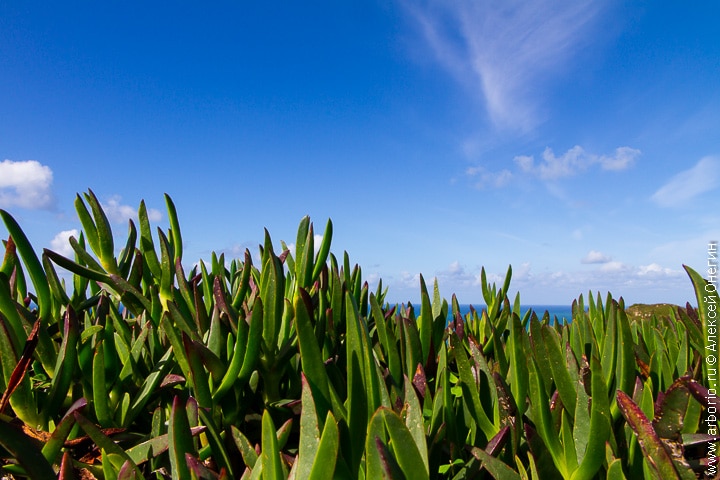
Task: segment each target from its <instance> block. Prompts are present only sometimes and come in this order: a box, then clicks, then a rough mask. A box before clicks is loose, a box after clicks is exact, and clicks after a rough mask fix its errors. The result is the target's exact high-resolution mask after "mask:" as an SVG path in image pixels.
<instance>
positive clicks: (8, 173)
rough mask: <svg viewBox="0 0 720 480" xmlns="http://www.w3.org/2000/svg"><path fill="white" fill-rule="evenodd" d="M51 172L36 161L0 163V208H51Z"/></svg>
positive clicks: (6, 161)
mask: <svg viewBox="0 0 720 480" xmlns="http://www.w3.org/2000/svg"><path fill="white" fill-rule="evenodd" d="M52 182H53V172H52V170H51V169H50V167H48V166H46V165H43V164H41V163H40V162H38V161H37V160H25V161H13V160H3V161H2V162H0V207H2V208H11V207H20V208H27V209H29V210H34V209H43V208H51V207H52V206H53V204H54V199H53V195H52Z"/></svg>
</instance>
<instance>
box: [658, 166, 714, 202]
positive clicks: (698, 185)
mask: <svg viewBox="0 0 720 480" xmlns="http://www.w3.org/2000/svg"><path fill="white" fill-rule="evenodd" d="M719 181H720V161H719V160H718V158H717V157H704V158H702V159H700V161H699V162H698V163H696V164H695V166H694V167H692V168H690V169H689V170H685V171H683V172H680V173H678V174H677V175H675V176H674V177H672V178H671V179H670V180H669V181H668V182H667V183H666V184H665V185H663V186H662V187H660V188H659V189H658V190H657V191H656V192H655V193H654V194H653V195H652V197H650V198H651V200H652V201H653V202H655V203H656V204H658V205H660V206H661V207H675V206H682V205H686V204H687V203H688V202H689V201H690V200H692V199H693V198H695V197H697V196H698V195H700V194H702V193H705V192H709V191H711V190H715V189H716V188H717V187H718V184H719Z"/></svg>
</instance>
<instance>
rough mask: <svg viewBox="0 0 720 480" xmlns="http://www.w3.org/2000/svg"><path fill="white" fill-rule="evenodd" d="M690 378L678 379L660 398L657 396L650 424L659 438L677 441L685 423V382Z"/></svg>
mask: <svg viewBox="0 0 720 480" xmlns="http://www.w3.org/2000/svg"><path fill="white" fill-rule="evenodd" d="M688 380H690V377H687V376H686V377H680V378H678V379H677V380H675V381H674V382H673V384H672V385H671V386H670V388H669V389H668V390H667V391H666V392H665V394H664V395H663V396H662V399H661V398H660V396H659V395H658V402H657V404H656V406H655V417H654V418H653V421H652V424H653V427H654V428H655V431H656V432H657V434H658V435H659V436H660V437H661V438H666V439H670V440H675V441H677V440H679V439H680V434H681V432H682V429H683V425H684V421H685V412H686V411H687V405H688V400H689V399H690V391H689V390H688V388H687V382H688Z"/></svg>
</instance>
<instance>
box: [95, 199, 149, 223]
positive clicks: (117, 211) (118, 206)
mask: <svg viewBox="0 0 720 480" xmlns="http://www.w3.org/2000/svg"><path fill="white" fill-rule="evenodd" d="M120 200H121V198H120V197H119V196H117V195H116V196H113V197H111V198H110V199H109V200H108V201H107V202H101V205H102V208H103V210H104V211H105V215H107V217H108V220H110V222H112V223H126V222H127V221H128V220H130V219H131V218H137V208H134V207H131V206H130V205H123V204H122V203H120ZM147 214H148V220H150V221H151V222H159V221H160V220H162V213H160V210H156V209H154V208H148V209H147Z"/></svg>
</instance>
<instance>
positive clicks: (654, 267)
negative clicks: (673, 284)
mask: <svg viewBox="0 0 720 480" xmlns="http://www.w3.org/2000/svg"><path fill="white" fill-rule="evenodd" d="M637 274H638V275H639V276H641V277H645V276H649V277H677V276H683V272H681V271H680V270H673V269H672V268H667V267H663V266H661V265H658V264H657V263H651V264H650V265H641V266H640V267H638V270H637Z"/></svg>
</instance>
